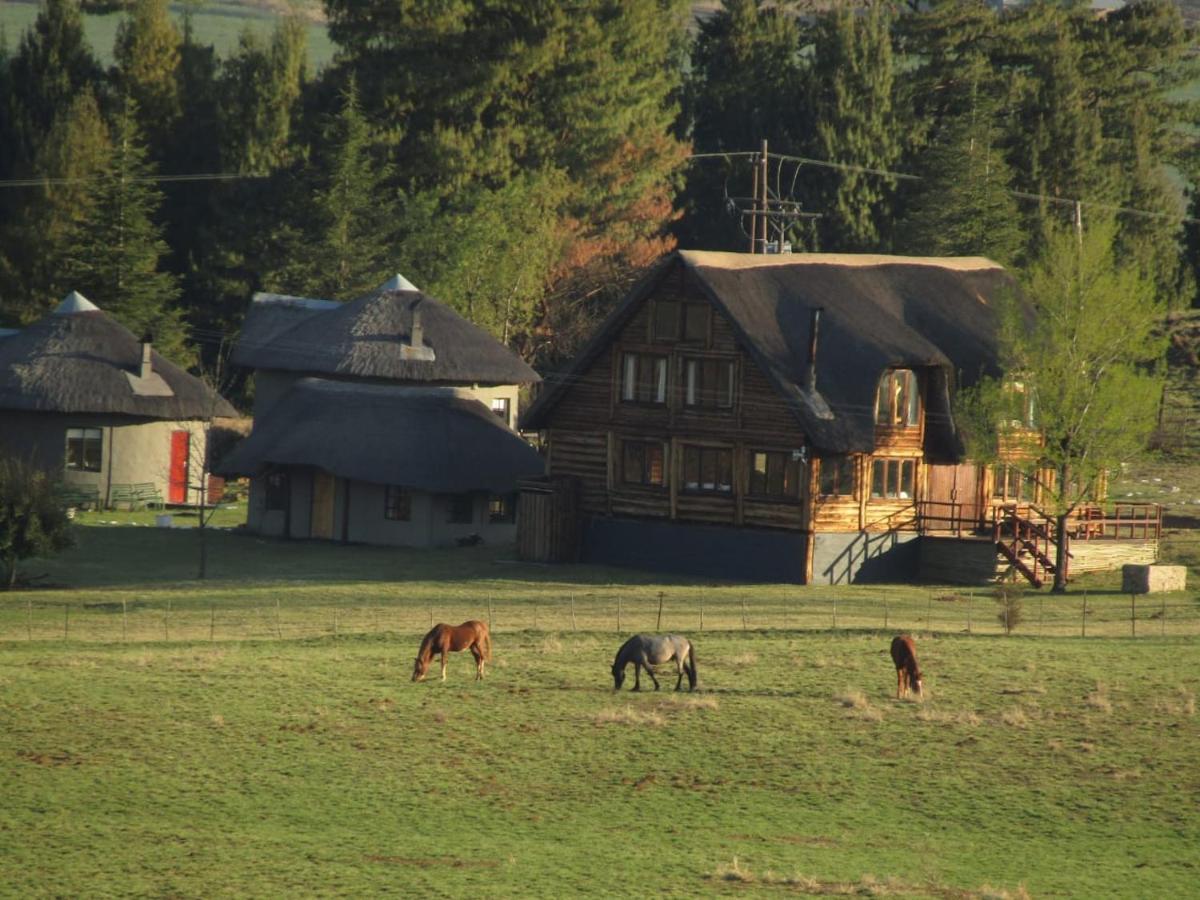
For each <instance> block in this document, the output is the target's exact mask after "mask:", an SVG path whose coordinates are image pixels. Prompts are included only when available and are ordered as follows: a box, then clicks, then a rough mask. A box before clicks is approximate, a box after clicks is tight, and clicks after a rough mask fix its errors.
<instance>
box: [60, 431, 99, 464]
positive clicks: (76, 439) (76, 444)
mask: <svg viewBox="0 0 1200 900" xmlns="http://www.w3.org/2000/svg"><path fill="white" fill-rule="evenodd" d="M103 448H104V432H102V431H101V430H100V429H99V428H68V429H67V468H68V469H75V470H76V471H80V472H99V471H100V463H101V462H102V460H103V456H104V450H103Z"/></svg>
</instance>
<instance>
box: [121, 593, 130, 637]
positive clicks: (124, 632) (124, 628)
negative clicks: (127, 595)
mask: <svg viewBox="0 0 1200 900" xmlns="http://www.w3.org/2000/svg"><path fill="white" fill-rule="evenodd" d="M128 640H129V609H128V608H127V604H126V603H125V599H124V598H123V597H122V598H121V643H125V642H126V641H128Z"/></svg>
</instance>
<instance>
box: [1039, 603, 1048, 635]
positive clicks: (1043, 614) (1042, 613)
mask: <svg viewBox="0 0 1200 900" xmlns="http://www.w3.org/2000/svg"><path fill="white" fill-rule="evenodd" d="M1045 617H1046V598H1045V597H1044V596H1042V597H1038V635H1039V636H1040V635H1041V634H1042V627H1043V623H1044V622H1045Z"/></svg>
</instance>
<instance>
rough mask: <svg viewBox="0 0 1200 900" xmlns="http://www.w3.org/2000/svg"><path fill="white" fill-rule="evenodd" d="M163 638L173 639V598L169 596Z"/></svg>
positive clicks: (164, 618) (164, 615)
mask: <svg viewBox="0 0 1200 900" xmlns="http://www.w3.org/2000/svg"><path fill="white" fill-rule="evenodd" d="M163 640H164V641H168V642H169V641H170V640H171V598H170V597H168V598H167V608H166V609H165V610H163Z"/></svg>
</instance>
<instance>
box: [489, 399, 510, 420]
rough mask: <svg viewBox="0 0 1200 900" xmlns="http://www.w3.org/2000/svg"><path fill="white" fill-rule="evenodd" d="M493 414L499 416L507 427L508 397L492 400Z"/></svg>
mask: <svg viewBox="0 0 1200 900" xmlns="http://www.w3.org/2000/svg"><path fill="white" fill-rule="evenodd" d="M492 412H494V413H495V414H496V415H497V416H499V418H500V421H501V422H503V423H504V424H505V425H507V424H508V398H507V397H493V398H492Z"/></svg>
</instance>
